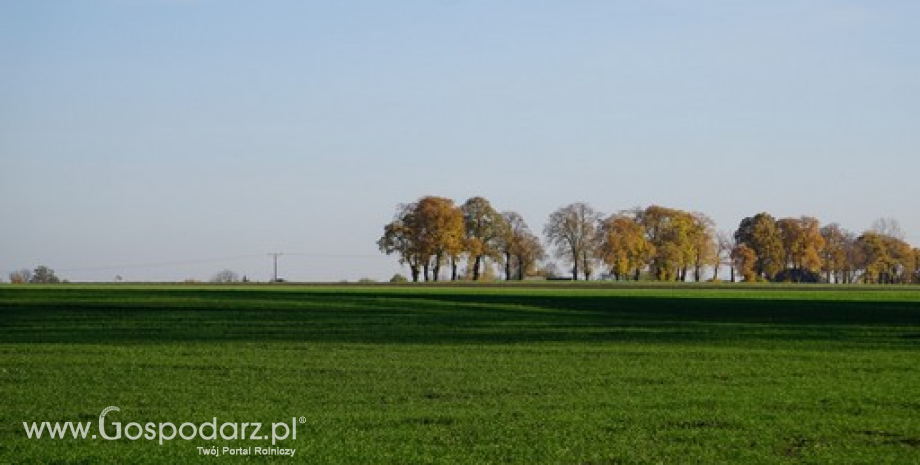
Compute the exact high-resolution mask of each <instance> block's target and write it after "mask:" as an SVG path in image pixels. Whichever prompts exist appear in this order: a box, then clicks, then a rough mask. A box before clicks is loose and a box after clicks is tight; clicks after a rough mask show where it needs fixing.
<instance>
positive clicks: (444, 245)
mask: <svg viewBox="0 0 920 465" xmlns="http://www.w3.org/2000/svg"><path fill="white" fill-rule="evenodd" d="M411 219H412V221H413V223H412V224H410V229H412V230H413V231H415V233H416V237H417V240H418V241H419V243H420V244H421V249H422V251H423V253H424V254H425V255H426V256H427V257H428V260H427V262H426V263H425V264H424V265H423V267H422V271H423V272H424V274H425V280H426V281H429V280H433V281H438V280H439V279H440V272H441V265H443V264H444V263H446V262H447V259H448V258H449V257H452V256H456V255H457V254H459V253H461V251H462V250H463V249H464V236H465V235H464V221H463V212H462V211H460V209H458V208H457V207H456V205H454V201H453V200H451V199H446V198H443V197H434V196H428V197H423V198H422V199H421V200H419V201H418V203H417V204H416V205H415V211H414V214H413V215H412V216H411ZM429 267H430V268H431V270H432V274H431V277H429V275H428V270H429Z"/></svg>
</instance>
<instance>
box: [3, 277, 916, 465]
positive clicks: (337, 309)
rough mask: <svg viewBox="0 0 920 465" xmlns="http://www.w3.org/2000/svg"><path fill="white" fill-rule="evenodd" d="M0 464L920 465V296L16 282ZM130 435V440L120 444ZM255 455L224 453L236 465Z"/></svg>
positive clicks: (860, 290)
mask: <svg viewBox="0 0 920 465" xmlns="http://www.w3.org/2000/svg"><path fill="white" fill-rule="evenodd" d="M0 406H2V407H0V463H7V462H10V463H24V462H25V463H29V462H39V463H47V462H53V463H66V462H70V463H97V462H111V463H123V462H187V461H197V460H210V457H204V456H200V455H199V454H200V452H199V450H198V449H197V448H198V447H199V446H207V447H211V446H218V448H222V447H224V446H227V447H233V448H239V447H243V448H254V447H257V446H270V445H271V441H266V440H252V439H250V438H241V439H236V440H224V439H221V438H218V439H216V440H205V439H201V438H196V439H194V440H183V439H181V438H179V437H176V438H175V439H172V440H167V441H165V442H164V444H163V445H159V444H158V442H157V441H156V440H147V439H143V438H142V439H139V440H130V439H127V438H125V437H123V438H122V439H118V440H112V441H109V440H104V439H101V438H100V439H95V440H94V439H91V438H87V439H73V438H66V439H52V438H50V437H47V433H46V435H45V436H44V437H42V438H41V439H28V437H27V435H26V432H25V428H24V427H23V422H30V423H31V422H43V421H49V422H68V421H70V422H91V423H92V431H91V434H95V433H96V426H97V421H98V418H99V415H100V413H101V412H102V410H103V409H105V408H106V407H108V406H118V407H119V408H120V411H119V412H113V413H110V414H109V415H108V416H107V417H106V422H107V424H111V423H109V422H114V421H118V422H122V423H123V424H125V425H126V424H128V423H130V422H137V423H139V424H144V423H147V422H152V423H155V424H159V423H166V422H173V423H175V424H176V425H179V424H180V423H183V422H191V423H194V424H196V425H200V424H201V423H205V422H210V421H211V420H212V419H213V418H214V417H216V418H217V424H218V425H220V424H222V423H225V422H233V423H243V422H262V423H264V424H265V425H266V426H263V429H262V434H269V433H270V430H267V428H268V427H269V426H268V425H271V424H272V423H274V422H282V421H287V422H288V423H290V422H291V419H292V418H296V419H300V418H301V417H303V423H300V421H299V420H298V425H297V438H296V439H293V438H291V437H289V438H288V439H286V440H281V441H279V442H278V444H277V445H276V447H283V448H292V449H296V453H295V457H293V459H291V458H289V457H278V456H272V457H262V456H248V457H245V459H250V460H257V461H261V460H280V461H296V462H306V463H356V464H362V463H393V464H408V463H448V464H453V463H471V464H482V463H521V464H534V463H571V464H582V463H584V464H605V463H737V462H750V463H784V462H788V463H803V462H804V463H822V464H823V463H918V462H920V290H918V289H917V288H868V287H851V288H832V287H760V288H744V287H740V286H739V287H729V288H718V287H706V286H651V287H648V288H638V287H626V286H610V287H600V286H591V287H573V286H563V285H560V286H545V287H527V286H510V287H490V288H486V287H425V286H417V287H412V286H408V287H389V286H381V287H347V286H329V287H298V286H279V287H272V286H261V287H260V286H252V287H221V286H214V287H208V286H199V287H189V286H172V287H169V286H108V287H106V286H59V287H39V286H21V287H14V286H2V287H0ZM109 434H111V432H110V433H109ZM224 459H227V460H238V458H237V457H231V456H221V457H220V458H219V460H224Z"/></svg>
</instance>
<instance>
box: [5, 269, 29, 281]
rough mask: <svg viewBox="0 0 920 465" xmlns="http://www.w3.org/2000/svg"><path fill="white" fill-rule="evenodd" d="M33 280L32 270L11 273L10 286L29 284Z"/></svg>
mask: <svg viewBox="0 0 920 465" xmlns="http://www.w3.org/2000/svg"><path fill="white" fill-rule="evenodd" d="M31 280H32V270H29V269H26V268H23V269H21V270H18V271H14V272H12V273H10V284H27V283H28V282H29V281H31Z"/></svg>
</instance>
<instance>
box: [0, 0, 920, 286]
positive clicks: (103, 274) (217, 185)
mask: <svg viewBox="0 0 920 465" xmlns="http://www.w3.org/2000/svg"><path fill="white" fill-rule="evenodd" d="M917 18H920V2H915V1H848V0H828V1H822V0H773V1H764V2H746V1H727V0H725V1H715V0H700V1H693V2H689V1H683V0H649V1H632V0H629V1H625V0H624V1H614V0H610V1H572V2H558V1H539V0H526V1H523V0H521V1H500V0H498V1H496V0H488V1H461V0H441V1H436V0H425V1H423V0H418V1H398V0H396V1H387V2H381V1H363V2H362V1H340V2H328V1H266V2H249V1H246V2H243V1H224V0H214V1H210V0H162V1H158V0H97V1H42V0H35V1H9V2H2V3H0V271H2V272H3V275H4V277H5V275H6V273H7V272H9V271H12V270H14V269H18V268H23V267H26V268H34V267H35V266H36V265H39V264H45V265H48V266H50V267H52V268H55V269H57V270H59V273H58V274H59V275H61V276H62V277H65V278H70V279H72V280H108V279H112V278H113V277H114V276H115V275H122V276H123V277H124V278H125V279H129V280H180V279H184V278H192V277H194V278H199V279H208V278H209V277H210V276H211V274H213V273H214V272H216V271H219V270H221V269H224V268H230V269H234V270H237V271H239V272H240V273H245V274H247V275H249V276H250V277H252V278H253V279H258V280H264V279H267V278H268V277H269V275H270V272H271V261H270V259H269V258H268V257H267V256H265V255H263V254H264V253H266V252H273V251H281V252H292V253H299V254H304V255H291V256H287V257H282V258H281V261H280V263H281V269H282V275H283V276H284V277H287V278H289V279H294V280H324V281H335V280H339V279H350V280H354V279H357V278H360V277H363V276H369V277H372V278H377V279H386V278H389V276H391V275H392V274H393V273H394V272H397V271H399V270H400V267H399V266H398V265H397V264H396V260H395V258H393V257H386V256H383V255H382V254H379V252H378V251H377V249H376V246H375V241H376V240H377V238H378V237H379V235H380V233H381V230H382V226H383V224H384V223H386V222H387V221H389V220H390V219H391V217H392V215H393V212H394V208H395V206H396V204H398V203H401V202H409V201H413V200H415V199H417V198H418V197H420V196H423V195H426V194H435V195H442V196H447V197H452V198H454V199H456V200H458V201H460V202H462V201H463V200H465V199H466V198H468V197H470V196H473V195H482V196H485V197H487V198H488V199H490V200H491V201H492V202H493V204H494V205H495V206H496V207H497V208H499V209H501V210H517V211H519V212H520V213H521V214H523V215H524V217H525V219H526V220H527V221H528V222H529V224H530V226H531V228H532V229H534V231H537V232H539V231H541V230H542V227H543V224H544V222H545V220H546V218H547V216H548V215H549V213H550V212H551V211H552V210H554V209H555V208H557V207H559V206H561V205H564V204H567V203H569V202H573V201H586V202H588V203H590V204H592V205H593V206H594V207H595V208H597V209H598V210H601V211H603V212H605V213H610V212H614V211H617V210H621V209H626V208H630V207H633V206H636V205H643V206H644V205H649V204H653V203H655V204H662V205H667V206H672V207H677V208H683V209H687V210H693V211H702V212H704V213H707V214H709V215H710V216H712V217H713V218H714V219H715V220H716V221H717V223H718V226H719V228H720V229H724V230H734V229H735V227H736V226H737V224H738V222H739V221H740V220H741V219H742V218H743V217H744V216H749V215H752V214H755V213H758V212H760V211H769V212H771V213H773V214H774V215H775V216H777V217H782V216H799V215H803V214H808V215H813V216H816V217H818V218H819V219H821V220H822V222H825V223H826V222H831V221H836V222H839V223H841V224H842V225H843V226H844V227H846V228H848V229H851V230H854V231H862V230H864V229H867V228H868V227H869V226H870V225H871V223H872V221H873V220H874V219H876V218H878V217H894V218H897V219H898V220H900V223H901V225H902V227H903V229H905V230H906V232H907V234H908V240H909V241H911V242H912V243H913V244H915V245H920V214H918V208H917V207H918V205H920V202H918V198H920V196H918V194H920V181H918V173H920V46H918V44H920V28H918V27H917ZM231 257H237V258H231ZM204 259H221V260H215V261H213V262H204V263H197V261H198V260H204ZM167 262H168V263H172V265H169V266H165V265H164V266H156V267H155V266H147V265H152V264H160V263H167ZM179 262H182V263H179ZM132 264H134V265H144V266H137V267H129V266H123V265H132Z"/></svg>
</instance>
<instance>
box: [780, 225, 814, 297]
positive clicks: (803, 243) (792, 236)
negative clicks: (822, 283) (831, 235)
mask: <svg viewBox="0 0 920 465" xmlns="http://www.w3.org/2000/svg"><path fill="white" fill-rule="evenodd" d="M776 226H777V229H778V230H779V234H780V237H781V239H782V244H783V255H784V260H783V262H784V268H785V269H784V270H783V271H782V272H781V274H782V279H780V280H783V281H793V282H817V281H818V280H819V279H820V275H819V274H818V272H819V271H821V268H822V265H823V260H822V258H821V253H822V252H823V250H824V245H825V241H824V237H823V236H822V235H821V226H820V223H819V222H818V220H817V219H815V218H812V217H807V216H803V217H801V218H783V219H780V220H778V221H777V222H776Z"/></svg>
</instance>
